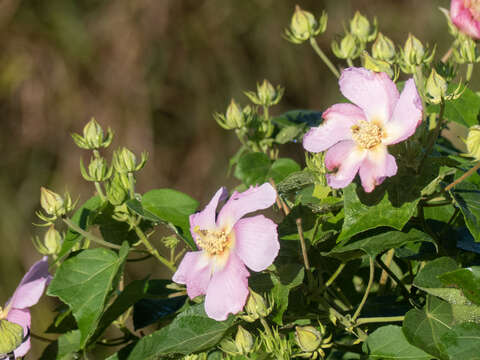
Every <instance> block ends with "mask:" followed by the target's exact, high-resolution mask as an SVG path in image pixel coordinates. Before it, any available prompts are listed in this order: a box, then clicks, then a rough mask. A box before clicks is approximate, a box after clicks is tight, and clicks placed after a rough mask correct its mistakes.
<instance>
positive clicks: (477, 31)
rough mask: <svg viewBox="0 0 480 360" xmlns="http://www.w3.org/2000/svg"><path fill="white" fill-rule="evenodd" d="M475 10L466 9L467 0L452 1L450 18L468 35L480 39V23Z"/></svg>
mask: <svg viewBox="0 0 480 360" xmlns="http://www.w3.org/2000/svg"><path fill="white" fill-rule="evenodd" d="M473 11H474V10H473V9H469V8H467V7H465V0H452V2H451V3H450V18H451V19H452V22H453V23H454V24H455V25H456V26H457V27H458V28H459V29H460V31H462V32H464V33H465V34H467V35H470V36H471V37H473V38H475V39H480V23H479V22H478V21H477V20H476V19H475V17H474V14H473Z"/></svg>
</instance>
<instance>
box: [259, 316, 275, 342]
mask: <svg viewBox="0 0 480 360" xmlns="http://www.w3.org/2000/svg"><path fill="white" fill-rule="evenodd" d="M260 322H261V323H262V325H263V328H264V329H265V332H266V333H267V335H268V337H269V338H270V339H274V337H273V334H272V330H271V329H270V326H268V323H267V321H266V320H265V318H263V317H261V318H260Z"/></svg>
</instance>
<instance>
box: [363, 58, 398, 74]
mask: <svg viewBox="0 0 480 360" xmlns="http://www.w3.org/2000/svg"><path fill="white" fill-rule="evenodd" d="M362 63H363V67H364V68H365V69H368V70H372V71H375V72H384V73H386V74H387V75H388V76H389V77H390V78H393V77H394V75H395V74H394V72H393V70H392V68H391V66H390V64H389V63H388V62H386V61H383V60H379V59H374V58H373V57H371V56H370V55H369V54H368V52H366V51H364V52H363V54H362Z"/></svg>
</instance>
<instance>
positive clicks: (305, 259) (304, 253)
mask: <svg viewBox="0 0 480 360" xmlns="http://www.w3.org/2000/svg"><path fill="white" fill-rule="evenodd" d="M295 222H296V224H297V230H298V237H299V238H300V247H301V248H302V257H303V263H304V265H305V270H306V271H307V279H308V284H309V287H310V288H311V287H312V286H313V281H314V279H313V275H312V271H311V269H310V261H309V260H308V254H307V246H306V244H305V237H304V236H303V227H302V218H298V219H297V220H295Z"/></svg>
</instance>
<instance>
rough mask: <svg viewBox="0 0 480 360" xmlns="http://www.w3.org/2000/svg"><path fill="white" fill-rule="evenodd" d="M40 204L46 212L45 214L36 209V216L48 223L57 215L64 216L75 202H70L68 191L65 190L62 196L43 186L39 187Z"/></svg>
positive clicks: (57, 216) (56, 217)
mask: <svg viewBox="0 0 480 360" xmlns="http://www.w3.org/2000/svg"><path fill="white" fill-rule="evenodd" d="M40 205H41V206H42V208H43V210H44V211H45V212H46V215H45V214H43V213H41V212H40V211H37V216H38V217H39V218H40V219H42V220H43V221H45V222H46V224H48V225H50V224H51V223H52V222H53V221H55V220H56V219H58V218H59V217H62V216H65V215H66V214H67V213H68V212H70V211H72V210H73V208H74V207H75V203H72V198H71V197H70V194H69V193H68V192H66V193H65V195H64V197H63V198H62V197H61V196H60V195H59V194H57V193H56V192H53V191H52V190H49V189H47V188H44V187H43V186H42V187H41V188H40Z"/></svg>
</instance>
